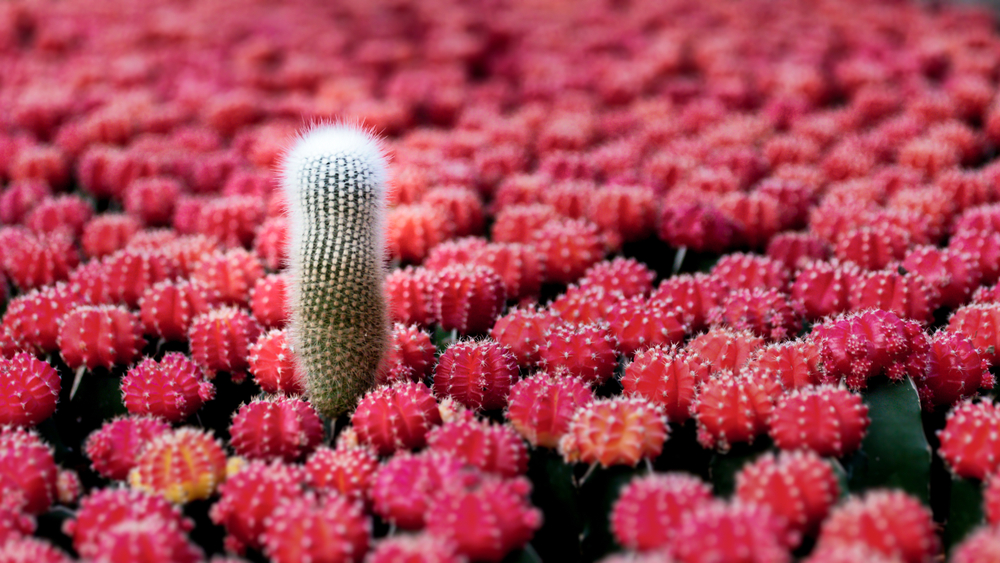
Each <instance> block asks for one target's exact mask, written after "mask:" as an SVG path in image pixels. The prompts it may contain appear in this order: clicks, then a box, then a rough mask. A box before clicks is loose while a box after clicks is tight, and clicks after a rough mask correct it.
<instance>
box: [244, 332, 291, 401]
mask: <svg viewBox="0 0 1000 563" xmlns="http://www.w3.org/2000/svg"><path fill="white" fill-rule="evenodd" d="M249 352H250V357H249V362H250V373H251V374H253V378H254V381H256V382H257V385H260V388H261V390H263V391H264V392H265V393H284V394H286V395H301V394H303V393H305V382H303V380H302V377H301V374H299V373H297V372H296V368H295V357H294V355H293V354H292V348H291V344H289V343H288V338H287V335H286V334H285V331H284V330H271V331H269V332H266V333H264V334H261V335H260V337H259V338H258V339H257V341H256V342H254V343H253V345H251V346H250V349H249Z"/></svg>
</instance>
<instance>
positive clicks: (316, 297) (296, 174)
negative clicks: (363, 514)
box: [283, 125, 388, 418]
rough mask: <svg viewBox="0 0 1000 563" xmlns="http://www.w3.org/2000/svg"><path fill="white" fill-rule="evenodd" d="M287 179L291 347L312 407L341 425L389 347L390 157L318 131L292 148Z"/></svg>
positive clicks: (332, 129)
mask: <svg viewBox="0 0 1000 563" xmlns="http://www.w3.org/2000/svg"><path fill="white" fill-rule="evenodd" d="M283 174H284V181H283V189H284V192H285V197H286V199H287V201H288V204H289V210H290V211H289V216H290V223H289V231H290V236H289V250H288V256H289V272H290V275H291V280H290V283H289V285H288V290H289V291H288V293H289V301H290V305H291V306H290V310H291V317H290V323H289V334H290V335H291V341H292V348H293V349H294V350H295V355H296V358H297V359H298V362H299V365H300V367H301V368H302V373H303V376H304V377H305V381H306V389H307V392H308V395H309V400H310V401H311V402H312V403H313V404H314V405H315V406H316V410H317V411H319V413H320V414H321V415H322V416H324V417H327V418H336V417H337V416H340V415H341V414H344V413H346V412H348V411H349V410H350V409H352V408H353V407H354V405H355V404H356V403H357V400H358V398H359V397H361V395H363V394H364V393H365V391H367V390H368V389H370V388H371V387H372V386H373V385H374V384H375V375H376V371H377V369H378V364H379V362H380V361H381V359H382V356H383V355H384V354H385V350H386V347H387V346H388V320H387V319H388V317H387V311H386V305H385V297H384V295H383V293H382V283H383V280H384V279H385V266H384V265H383V248H384V242H383V235H382V232H383V230H382V225H383V221H384V219H383V216H382V215H383V207H384V205H385V204H384V200H385V188H384V184H385V176H386V165H385V158H384V156H383V155H382V150H381V147H380V146H379V145H378V143H377V141H375V139H373V138H372V137H371V136H369V135H367V134H366V133H364V132H363V131H361V130H359V129H357V128H354V127H350V126H346V125H336V126H322V127H318V128H316V129H314V130H312V131H310V132H308V133H307V134H306V135H305V136H304V137H303V138H302V139H301V140H300V141H299V142H298V143H297V144H296V145H295V147H294V148H293V149H292V151H291V152H290V153H289V154H288V156H287V158H286V160H285V162H284V166H283Z"/></svg>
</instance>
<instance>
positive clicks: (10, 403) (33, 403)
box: [0, 352, 62, 427]
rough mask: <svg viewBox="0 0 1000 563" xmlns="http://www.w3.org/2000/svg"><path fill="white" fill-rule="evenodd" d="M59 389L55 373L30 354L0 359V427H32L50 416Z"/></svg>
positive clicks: (58, 381) (23, 353) (57, 377)
mask: <svg viewBox="0 0 1000 563" xmlns="http://www.w3.org/2000/svg"><path fill="white" fill-rule="evenodd" d="M61 386H62V384H61V382H60V379H59V373H58V372H57V371H56V370H55V369H54V368H53V367H52V366H50V365H49V364H48V363H46V362H43V361H41V360H39V359H36V358H35V357H34V356H32V355H31V354H28V353H25V352H22V353H19V354H15V355H14V356H13V357H12V358H11V359H9V360H8V359H4V358H0V424H2V425H14V426H26V427H27V426H34V425H36V424H38V423H39V422H41V421H43V420H45V419H46V418H48V417H50V416H52V413H54V412H55V411H56V402H57V401H58V400H59V390H60V389H61Z"/></svg>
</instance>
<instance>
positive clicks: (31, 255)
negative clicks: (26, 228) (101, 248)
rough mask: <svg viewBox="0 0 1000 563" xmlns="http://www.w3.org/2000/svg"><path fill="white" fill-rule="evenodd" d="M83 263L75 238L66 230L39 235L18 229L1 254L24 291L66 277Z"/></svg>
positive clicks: (1, 263) (1, 262)
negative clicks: (19, 231) (74, 242)
mask: <svg viewBox="0 0 1000 563" xmlns="http://www.w3.org/2000/svg"><path fill="white" fill-rule="evenodd" d="M8 243H9V244H8ZM79 263H80V255H79V254H78V253H77V250H76V247H75V245H74V244H73V239H72V238H71V237H70V236H69V235H67V234H66V233H65V232H55V233H51V234H45V235H38V236H35V235H32V234H30V233H27V232H21V233H18V234H17V235H15V236H12V237H11V239H10V240H6V241H5V245H4V254H3V256H2V257H0V266H3V270H4V272H6V273H7V276H8V277H9V278H10V280H11V281H12V282H14V285H15V286H17V288H18V289H20V290H21V291H28V290H31V289H35V288H40V287H42V286H45V285H52V284H54V283H55V282H58V281H63V280H65V279H67V278H68V277H69V273H70V271H71V270H72V269H73V268H75V267H76V266H77V264H79Z"/></svg>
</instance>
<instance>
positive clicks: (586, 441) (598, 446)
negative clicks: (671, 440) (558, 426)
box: [559, 397, 669, 467]
mask: <svg viewBox="0 0 1000 563" xmlns="http://www.w3.org/2000/svg"><path fill="white" fill-rule="evenodd" d="M668 433H669V428H668V426H667V419H666V417H665V416H664V415H663V409H662V408H661V407H659V406H657V405H655V404H653V403H651V402H650V401H647V400H646V399H643V398H641V397H613V398H610V399H599V400H595V401H592V402H590V403H587V404H585V405H583V406H580V407H578V408H577V409H576V413H575V414H574V415H573V419H572V420H571V421H570V423H569V428H568V429H567V431H566V434H565V435H564V436H563V437H562V439H561V440H560V441H559V452H560V453H561V454H562V456H563V459H565V460H566V462H567V463H577V462H582V463H600V464H601V465H602V466H604V467H611V466H612V465H630V466H633V467H634V466H635V465H636V464H637V463H639V460H641V459H643V458H647V459H655V458H656V457H657V456H659V455H660V452H662V451H663V444H664V442H666V441H667V435H668Z"/></svg>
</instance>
